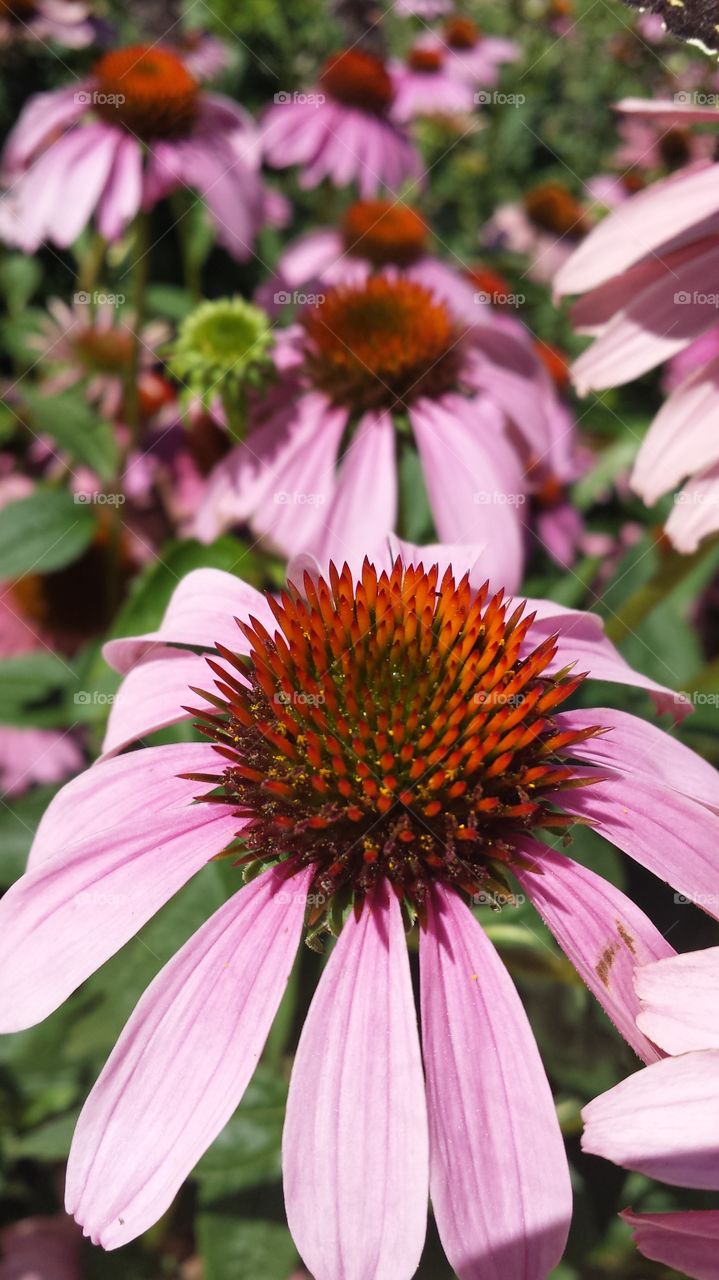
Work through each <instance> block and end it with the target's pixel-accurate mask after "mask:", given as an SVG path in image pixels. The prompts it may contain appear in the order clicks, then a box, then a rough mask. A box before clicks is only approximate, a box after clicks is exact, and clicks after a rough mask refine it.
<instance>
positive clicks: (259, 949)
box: [66, 870, 310, 1249]
mask: <svg viewBox="0 0 719 1280" xmlns="http://www.w3.org/2000/svg"><path fill="white" fill-rule="evenodd" d="M309 874H310V873H309V872H303V873H301V874H300V875H298V876H296V877H294V878H293V879H291V880H287V878H286V877H283V876H282V875H281V874H280V873H279V872H278V871H277V870H271V871H268V872H265V874H264V875H262V876H260V877H259V878H258V879H257V880H254V881H253V882H252V883H251V884H249V885H248V886H247V887H246V888H244V889H241V890H240V891H239V892H238V893H236V894H235V895H234V896H233V897H232V898H231V899H230V900H229V902H226V903H225V904H224V906H222V907H220V909H219V910H218V911H216V912H215V914H214V915H213V916H212V917H211V919H210V920H208V922H207V924H205V925H203V926H202V928H201V929H199V930H198V931H197V933H195V934H194V935H193V936H192V937H191V938H190V940H189V941H188V942H187V943H185V945H184V947H182V949H181V950H180V951H178V953H177V955H175V956H174V957H173V959H172V960H170V962H169V964H167V965H166V966H165V968H164V969H162V970H161V972H160V973H159V974H158V975H157V977H156V978H155V980H154V982H153V983H152V984H151V986H150V987H149V988H148V989H147V991H146V992H145V994H144V996H143V997H142V999H141V1000H140V1002H139V1004H138V1005H137V1008H136V1009H135V1011H134V1013H133V1014H132V1016H131V1018H130V1019H129V1021H128V1023H127V1025H126V1027H125V1029H124V1031H123V1033H122V1035H121V1036H120V1039H119V1040H118V1042H117V1044H116V1046H115V1048H114V1049H113V1052H112V1054H111V1055H110V1058H109V1060H108V1062H107V1064H106V1066H105V1068H104V1070H103V1072H102V1074H101V1075H100V1078H99V1079H98V1081H97V1084H96V1085H95V1087H94V1089H93V1090H92V1093H91V1094H90V1096H89V1098H88V1100H87V1102H86V1103H85V1106H84V1108H83V1110H82V1113H81V1115H80V1119H79V1121H78V1124H77V1129H76V1130H75V1137H74V1139H73V1144H72V1150H71V1152H70V1160H69V1163H68V1169H67V1187H66V1204H67V1209H68V1212H69V1213H73V1214H74V1215H75V1217H76V1218H77V1220H78V1222H80V1223H81V1225H82V1226H83V1227H84V1229H85V1233H86V1235H89V1236H90V1237H91V1239H92V1240H93V1242H94V1243H95V1244H101V1245H102V1246H103V1247H104V1248H106V1249H115V1248H117V1247H118V1246H119V1245H122V1244H126V1243H127V1241H128V1240H133V1239H134V1238H135V1236H138V1235H140V1233H141V1232H142V1231H145V1230H146V1229H147V1228H148V1227H149V1226H151V1225H152V1224H153V1223H154V1222H156V1221H157V1219H158V1218H159V1217H160V1216H161V1215H162V1214H163V1213H164V1212H165V1210H166V1209H167V1208H168V1206H169V1205H170V1204H171V1202H172V1200H173V1198H174V1196H175V1194H176V1193H177V1191H178V1190H179V1188H180V1186H181V1185H182V1183H183V1181H184V1180H185V1178H186V1177H187V1176H188V1174H189V1173H190V1172H191V1171H192V1169H193V1168H194V1166H195V1164H196V1163H197V1161H198V1160H199V1158H200V1156H201V1155H202V1154H203V1152H204V1151H206V1149H207V1148H208V1147H209V1145H210V1143H211V1142H213V1141H214V1139H215V1138H216V1136H217V1134H218V1133H219V1132H220V1130H221V1129H223V1128H224V1126H225V1125H226V1124H227V1121H228V1120H229V1119H230V1116H231V1115H232V1113H233V1111H234V1110H235V1108H236V1107H237V1105H238V1104H239V1102H240V1099H241V1098H242V1095H243V1093H244V1091H245V1089H246V1088H247V1085H248V1084H249V1081H250V1079H251V1077H252V1075H253V1073H254V1070H255V1067H256V1066H257V1062H258V1060H259V1057H260V1054H261V1052H262V1049H263V1047H264V1043H265V1040H266V1039H267V1035H268V1032H269V1030H270V1027H271V1025H272V1021H273V1019H274V1016H275V1013H276V1012H277V1007H278V1005H279V1003H280V1000H281V998H282V995H283V992H284V990H285V987H286V985H287V979H288V977H289V975H290V972H291V969H292V965H293V962H294V958H295V954H296V951H297V946H298V943H299V940H300V933H301V929H302V922H303V919H304V912H305V902H306V892H307V884H308V880H309Z"/></svg>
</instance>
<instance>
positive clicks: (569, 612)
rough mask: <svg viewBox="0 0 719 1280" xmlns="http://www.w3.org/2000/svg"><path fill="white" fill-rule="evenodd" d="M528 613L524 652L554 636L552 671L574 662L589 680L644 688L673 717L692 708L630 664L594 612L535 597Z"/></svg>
mask: <svg viewBox="0 0 719 1280" xmlns="http://www.w3.org/2000/svg"><path fill="white" fill-rule="evenodd" d="M527 612H528V613H535V614H536V621H535V623H534V625H533V627H532V629H531V631H530V632H529V635H528V636H527V641H526V648H527V651H529V650H530V649H533V648H534V647H535V646H536V645H537V644H539V643H540V642H541V640H543V639H544V638H545V637H547V636H551V635H556V637H557V641H556V643H557V655H556V657H555V658H553V659H552V662H551V663H550V665H549V666H548V668H547V670H548V671H550V672H551V673H552V674H554V673H556V672H558V671H561V670H562V668H563V667H566V666H567V665H568V664H569V663H574V664H575V665H576V670H577V671H586V672H587V673H588V675H589V677H590V678H591V679H592V680H607V681H609V682H610V683H611V684H627V685H630V686H632V687H633V688H636V689H646V690H647V692H648V693H649V694H651V697H652V699H653V701H654V702H655V703H656V706H657V710H658V711H660V712H667V713H668V714H670V715H671V716H673V718H674V719H675V720H680V719H683V718H684V716H686V715H688V714H689V712H690V711H691V709H692V708H691V703H690V701H689V699H688V698H687V697H686V696H684V695H682V694H680V693H676V692H675V691H674V690H673V689H669V688H668V687H667V686H666V685H663V684H659V683H658V682H657V681H656V680H651V679H650V678H649V677H648V676H645V675H642V673H641V672H640V671H635V670H634V667H630V665H629V663H628V662H627V660H626V658H623V657H622V655H621V653H620V652H619V650H618V649H617V648H615V646H614V645H613V644H612V642H611V640H610V639H609V638H608V637H607V636H606V635H605V634H604V627H603V624H602V620H601V618H599V617H598V616H597V614H595V613H587V612H585V611H584V610H581V609H566V608H563V607H562V606H561V605H557V604H554V603H552V602H550V601H547V600H534V599H528V600H527Z"/></svg>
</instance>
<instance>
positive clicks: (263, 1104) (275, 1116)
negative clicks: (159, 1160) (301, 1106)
mask: <svg viewBox="0 0 719 1280" xmlns="http://www.w3.org/2000/svg"><path fill="white" fill-rule="evenodd" d="M286 1102H287V1085H286V1083H285V1081H284V1080H283V1079H282V1078H280V1077H279V1076H277V1075H275V1074H274V1073H273V1072H272V1071H271V1070H270V1069H269V1068H268V1067H266V1066H263V1065H261V1066H260V1067H258V1069H257V1071H256V1072H255V1075H254V1076H253V1078H252V1080H251V1081H250V1084H249V1086H248V1088H247V1091H246V1093H245V1095H244V1097H243V1099H242V1102H241V1103H240V1106H239V1107H238V1108H237V1111H236V1112H235V1114H234V1115H233V1117H232V1119H231V1120H230V1122H229V1124H227V1125H226V1126H225V1128H224V1129H223V1130H222V1133H220V1135H219V1136H218V1137H217V1138H216V1139H215V1141H214V1142H213V1144H212V1146H211V1147H210V1149H209V1151H208V1152H207V1153H206V1154H205V1155H204V1156H203V1157H202V1159H201V1161H200V1163H199V1164H198V1165H197V1168H196V1169H195V1175H194V1176H195V1177H196V1178H197V1179H198V1181H199V1182H200V1187H201V1199H202V1201H203V1203H204V1204H209V1203H211V1202H212V1201H214V1200H217V1199H218V1198H219V1197H220V1196H226V1195H227V1194H229V1193H232V1192H238V1191H243V1190H245V1189H247V1188H248V1187H254V1186H258V1185H261V1184H262V1183H268V1182H275V1181H276V1180H277V1179H278V1178H279V1177H280V1172H281V1161H282V1126H283V1123H284V1117H285V1105H286Z"/></svg>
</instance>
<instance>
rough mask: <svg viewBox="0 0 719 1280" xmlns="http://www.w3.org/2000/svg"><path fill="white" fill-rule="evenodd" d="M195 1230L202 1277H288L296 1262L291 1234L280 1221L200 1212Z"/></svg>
mask: <svg viewBox="0 0 719 1280" xmlns="http://www.w3.org/2000/svg"><path fill="white" fill-rule="evenodd" d="M197 1234H198V1244H199V1249H200V1255H201V1257H202V1260H203V1263H204V1280H230V1277H233V1276H237V1277H240V1276H241V1277H242V1280H287V1276H288V1275H289V1274H290V1272H291V1271H292V1270H293V1269H294V1268H295V1267H296V1266H297V1250H296V1249H295V1246H294V1244H293V1243H292V1237H291V1236H290V1233H289V1231H288V1230H287V1227H285V1226H283V1225H282V1224H281V1223H279V1222H267V1221H263V1220H254V1221H252V1220H248V1219H243V1218H240V1217H237V1216H236V1214H233V1213H201V1214H200V1215H199V1217H198V1219H197Z"/></svg>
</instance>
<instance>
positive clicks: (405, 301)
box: [301, 276, 464, 412]
mask: <svg viewBox="0 0 719 1280" xmlns="http://www.w3.org/2000/svg"><path fill="white" fill-rule="evenodd" d="M301 322H302V324H303V325H304V328H305V332H306V334H307V355H306V360H305V365H306V370H307V373H308V375H309V377H310V379H311V381H312V383H313V384H314V386H315V387H317V388H318V389H319V390H320V391H324V393H325V395H327V396H328V398H329V399H330V400H332V401H333V402H334V403H336V404H342V405H346V406H347V407H348V408H349V409H351V410H353V411H357V412H363V411H364V410H366V409H379V408H388V409H394V410H399V411H401V410H402V409H403V408H405V407H406V406H407V405H408V404H410V403H411V402H412V401H413V400H416V399H417V398H418V397H419V396H425V395H428V396H440V395H441V394H442V393H443V392H444V391H449V390H450V389H452V388H453V387H454V386H455V385H456V383H457V378H458V375H459V370H460V367H461V364H462V359H463V355H464V351H463V346H462V337H463V329H462V326H461V325H459V324H458V322H457V321H456V320H455V319H454V318H453V316H452V315H451V313H450V310H449V308H448V307H447V306H446V305H445V303H444V302H442V300H441V299H439V298H437V297H435V295H434V294H433V293H432V291H431V290H430V289H428V288H426V287H425V285H422V284H418V283H417V281H415V280H408V279H403V278H400V279H396V280H390V279H388V278H386V277H385V276H373V277H370V279H369V280H367V281H365V282H364V283H363V284H360V285H338V286H337V287H336V288H334V289H329V290H328V292H327V294H326V295H325V299H324V302H322V303H321V304H320V305H319V306H316V307H308V308H307V309H306V311H305V312H304V313H303V315H302V316H301Z"/></svg>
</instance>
